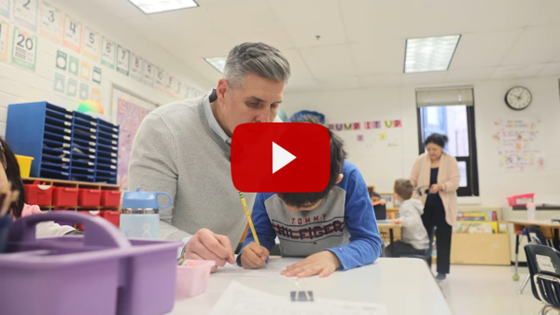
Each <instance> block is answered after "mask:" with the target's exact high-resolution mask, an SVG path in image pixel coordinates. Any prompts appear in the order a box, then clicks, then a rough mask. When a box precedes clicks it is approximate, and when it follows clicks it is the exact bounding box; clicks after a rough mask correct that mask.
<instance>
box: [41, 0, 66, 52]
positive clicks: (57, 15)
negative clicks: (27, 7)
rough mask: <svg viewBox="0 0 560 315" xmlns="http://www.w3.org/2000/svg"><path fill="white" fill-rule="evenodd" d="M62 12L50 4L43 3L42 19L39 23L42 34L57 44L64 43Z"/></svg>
mask: <svg viewBox="0 0 560 315" xmlns="http://www.w3.org/2000/svg"><path fill="white" fill-rule="evenodd" d="M62 18H63V15H62V12H61V11H60V10H59V9H57V8H55V7H53V6H51V5H50V4H48V3H47V2H44V1H43V2H41V19H40V21H39V25H40V27H39V28H40V34H41V36H44V37H46V38H48V39H50V40H53V41H55V42H57V43H60V42H61V41H62Z"/></svg>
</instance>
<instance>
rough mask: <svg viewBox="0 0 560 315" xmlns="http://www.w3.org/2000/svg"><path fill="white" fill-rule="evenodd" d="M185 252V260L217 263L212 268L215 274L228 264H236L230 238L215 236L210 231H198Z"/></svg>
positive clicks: (186, 246)
mask: <svg viewBox="0 0 560 315" xmlns="http://www.w3.org/2000/svg"><path fill="white" fill-rule="evenodd" d="M184 250H185V254H184V256H183V258H184V259H193V260H213V261H215V262H216V266H214V267H212V272H215V271H216V270H217V269H218V267H223V266H225V264H226V262H228V263H230V264H235V258H234V256H233V255H234V251H233V247H232V246H231V242H230V241H229V238H228V237H227V236H224V235H217V234H214V233H213V232H212V231H210V230H208V229H200V230H198V231H197V232H196V233H195V234H194V235H193V237H192V238H191V239H190V240H189V242H188V243H187V245H185V249H184Z"/></svg>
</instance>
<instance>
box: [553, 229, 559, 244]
mask: <svg viewBox="0 0 560 315" xmlns="http://www.w3.org/2000/svg"><path fill="white" fill-rule="evenodd" d="M552 242H553V245H554V248H556V249H558V248H560V247H558V246H559V245H560V241H559V240H558V229H556V228H555V229H554V240H552Z"/></svg>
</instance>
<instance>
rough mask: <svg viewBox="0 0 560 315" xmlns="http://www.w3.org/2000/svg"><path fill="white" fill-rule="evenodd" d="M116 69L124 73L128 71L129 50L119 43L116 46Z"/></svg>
mask: <svg viewBox="0 0 560 315" xmlns="http://www.w3.org/2000/svg"><path fill="white" fill-rule="evenodd" d="M117 71H118V72H120V73H122V74H124V75H128V72H129V71H130V51H129V50H128V49H125V48H123V47H122V46H121V45H119V46H118V48H117Z"/></svg>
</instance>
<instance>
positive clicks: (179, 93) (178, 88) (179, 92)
mask: <svg viewBox="0 0 560 315" xmlns="http://www.w3.org/2000/svg"><path fill="white" fill-rule="evenodd" d="M183 87H184V85H183V82H181V80H179V79H177V81H175V98H176V99H181V98H183V94H184V92H183Z"/></svg>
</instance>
